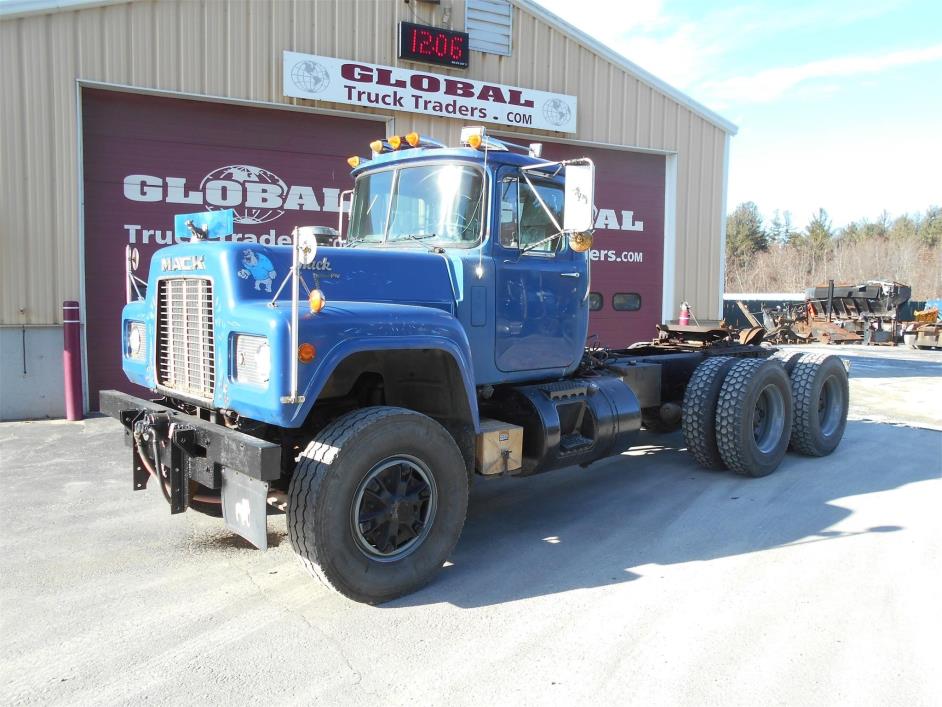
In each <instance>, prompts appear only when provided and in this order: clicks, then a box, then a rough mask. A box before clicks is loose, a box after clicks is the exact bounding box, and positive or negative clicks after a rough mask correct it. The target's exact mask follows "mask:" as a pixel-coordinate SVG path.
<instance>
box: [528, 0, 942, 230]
mask: <svg viewBox="0 0 942 707" xmlns="http://www.w3.org/2000/svg"><path fill="white" fill-rule="evenodd" d="M538 2H540V4H542V5H544V6H545V7H547V8H548V9H549V10H550V11H552V12H554V13H555V14H557V15H559V16H560V17H562V18H563V19H565V20H566V21H568V22H569V23H571V24H573V25H575V26H576V27H579V28H580V29H582V30H583V31H585V32H587V33H589V34H591V35H592V36H594V37H595V38H597V39H598V40H600V41H602V42H604V43H605V44H607V45H608V46H610V47H612V48H613V49H615V50H616V51H618V52H620V53H621V54H623V55H624V56H625V57H627V58H628V59H629V60H631V61H632V62H634V63H635V64H638V65H639V66H641V67H643V68H644V69H646V70H648V71H649V72H651V73H652V74H654V75H655V76H658V77H659V78H661V79H663V80H665V81H667V82H668V83H670V84H672V85H673V86H675V87H677V88H679V89H680V90H682V91H684V92H685V93H686V94H687V95H689V96H691V97H692V98H694V99H695V100H697V101H699V102H700V103H702V104H703V105H706V106H707V107H709V108H711V109H713V110H715V111H716V112H718V113H720V114H721V115H723V116H724V117H726V118H728V119H730V120H731V121H733V122H734V123H736V124H737V125H738V126H739V134H738V135H736V136H735V137H734V138H733V140H732V144H731V148H730V168H729V199H728V205H729V209H730V210H732V209H733V208H735V206H736V205H737V204H738V203H740V202H742V201H755V202H756V203H757V204H758V205H759V210H760V211H761V213H762V214H763V216H765V217H766V220H767V221H768V220H770V219H771V217H772V214H773V211H774V210H775V209H779V210H781V211H786V210H787V211H790V212H791V213H792V222H793V224H794V225H795V226H797V227H801V226H804V225H805V224H806V223H807V222H808V220H809V219H810V217H811V216H812V214H813V213H815V212H816V211H817V209H818V207H823V208H825V209H827V211H828V213H829V214H830V215H831V218H832V220H833V222H834V224H835V225H837V226H840V225H844V224H846V223H848V222H850V221H854V220H857V219H860V218H869V219H875V218H877V217H878V216H879V215H880V213H881V211H883V210H884V209H886V210H887V211H888V212H889V213H890V215H891V216H897V215H900V214H902V213H911V212H914V211H923V210H925V209H926V208H927V207H928V206H930V205H933V204H934V205H940V206H942V2H939V1H938V0H937V1H935V2H932V1H931V0H923V1H919V2H916V1H914V2H881V1H880V0H874V1H872V2H867V1H866V0H864V1H863V2H861V0H857V1H856V2H851V1H847V0H828V1H824V2H822V1H821V0H818V1H817V2H807V1H806V0H798V1H795V2H782V1H781V0H779V1H778V2H766V1H762V2H750V3H742V2H720V1H715V2H709V3H708V2H697V1H695V0H677V1H672V0H661V1H658V0H649V1H646V2H631V1H628V0H582V1H580V2H573V1H572V0H538Z"/></svg>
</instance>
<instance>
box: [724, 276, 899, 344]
mask: <svg viewBox="0 0 942 707" xmlns="http://www.w3.org/2000/svg"><path fill="white" fill-rule="evenodd" d="M911 293H912V289H911V288H910V287H909V286H908V285H903V284H900V283H898V282H889V281H883V280H869V281H867V282H865V283H863V284H860V285H835V284H834V281H833V280H830V281H829V282H828V284H827V285H826V286H819V287H812V288H809V289H808V290H806V292H805V302H804V303H802V304H797V305H785V306H783V307H776V308H775V309H770V308H768V307H765V306H763V307H762V312H761V313H762V321H761V322H760V321H759V320H758V319H757V318H756V316H755V314H754V313H752V312H750V311H749V309H748V307H747V306H746V304H745V302H741V301H740V302H737V305H738V306H739V308H740V310H742V313H743V314H744V315H745V317H746V319H747V320H748V321H749V323H750V324H751V325H753V326H762V327H763V328H764V329H765V340H766V341H769V342H771V343H781V344H794V343H807V342H811V341H819V342H822V343H826V344H843V343H856V342H861V343H864V344H890V345H895V344H896V341H897V338H898V335H899V324H898V321H897V310H898V308H899V307H900V306H901V305H903V304H905V303H906V302H907V301H909V297H910V295H911Z"/></svg>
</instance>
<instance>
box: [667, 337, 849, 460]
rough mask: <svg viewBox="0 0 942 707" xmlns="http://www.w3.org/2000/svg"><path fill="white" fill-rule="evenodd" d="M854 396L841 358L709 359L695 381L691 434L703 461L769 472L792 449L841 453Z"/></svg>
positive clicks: (686, 421) (687, 417)
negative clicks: (849, 392) (838, 446)
mask: <svg viewBox="0 0 942 707" xmlns="http://www.w3.org/2000/svg"><path fill="white" fill-rule="evenodd" d="M848 400H849V395H848V382H847V372H846V370H845V368H844V365H843V363H842V362H841V360H840V359H839V358H838V357H836V356H831V355H827V354H804V353H802V352H795V351H788V352H780V353H776V354H775V355H773V356H772V357H771V358H768V359H755V358H749V359H735V358H730V357H715V358H708V359H707V360H706V361H704V362H703V363H701V364H700V366H698V367H697V369H696V371H695V372H694V375H693V377H692V378H691V380H690V383H689V384H688V386H687V390H686V393H685V396H684V405H683V430H684V438H685V441H686V443H687V447H688V449H689V450H690V452H691V453H692V454H693V456H694V458H695V459H696V460H697V462H698V463H700V464H701V466H704V467H706V468H708V469H713V470H719V469H724V468H725V469H730V470H732V471H735V472H736V473H739V474H743V475H746V476H755V477H758V476H766V475H768V474H770V473H772V472H773V471H774V470H775V469H776V468H777V467H778V465H779V464H780V463H781V461H782V459H783V457H784V456H785V453H786V451H787V450H788V448H789V447H791V448H792V449H793V450H795V451H797V452H799V453H801V454H806V455H809V456H825V455H827V454H830V453H831V452H833V451H834V449H835V448H836V447H837V445H838V444H839V443H840V441H841V438H842V437H843V435H844V428H845V426H846V422H847V408H848Z"/></svg>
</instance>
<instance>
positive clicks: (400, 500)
mask: <svg viewBox="0 0 942 707" xmlns="http://www.w3.org/2000/svg"><path fill="white" fill-rule="evenodd" d="M437 507H438V488H437V487H436V485H435V477H433V476H432V473H431V472H430V471H429V469H428V467H427V466H426V465H425V464H424V463H422V461H420V460H419V459H416V458H415V457H410V456H407V455H404V454H400V455H396V456H394V457H388V458H386V459H384V460H383V461H381V462H379V463H378V464H376V465H375V466H373V468H372V469H370V471H369V472H368V473H367V474H366V476H364V477H363V480H362V481H361V482H360V485H359V486H358V487H357V492H356V495H355V496H354V499H353V506H352V508H351V519H350V520H351V524H352V526H353V537H354V539H355V540H356V543H357V547H358V548H359V549H360V551H361V552H362V553H363V554H365V555H366V556H367V557H369V558H370V559H372V560H377V561H379V562H393V561H395V560H400V559H402V558H403V557H405V556H406V555H409V554H411V553H412V552H414V551H415V550H417V549H418V548H419V546H420V545H421V544H422V542H423V541H424V540H425V538H426V537H427V536H428V533H429V531H430V530H431V528H432V523H433V522H434V520H435V511H436V509H437Z"/></svg>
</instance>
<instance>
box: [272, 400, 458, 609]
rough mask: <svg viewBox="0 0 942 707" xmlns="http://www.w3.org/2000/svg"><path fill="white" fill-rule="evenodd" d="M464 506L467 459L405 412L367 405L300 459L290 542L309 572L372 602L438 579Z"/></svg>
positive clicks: (291, 500)
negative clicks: (435, 578)
mask: <svg viewBox="0 0 942 707" xmlns="http://www.w3.org/2000/svg"><path fill="white" fill-rule="evenodd" d="M467 505H468V474H467V471H466V466H465V463H464V459H463V457H462V456H461V452H460V451H459V450H458V446H457V445H456V444H455V441H454V439H452V437H451V435H449V434H448V432H447V431H445V429H444V428H443V427H442V426H441V425H439V424H438V423H437V422H435V421H434V420H432V419H431V418H428V417H426V416H425V415H421V414H419V413H417V412H413V411H411V410H405V409H402V408H391V407H373V408H365V409H363V410H357V411H355V412H352V413H349V414H347V415H344V416H343V417H340V418H338V419H337V420H335V421H334V422H332V423H331V424H330V425H328V426H327V427H326V428H324V429H323V430H322V431H321V432H319V433H318V434H317V436H316V437H315V438H314V440H313V441H312V442H311V443H310V444H309V445H308V446H307V448H306V449H305V450H304V452H302V454H301V459H300V461H299V462H298V465H297V468H296V469H295V473H294V476H293V477H292V479H291V486H290V489H289V494H288V535H289V538H290V540H291V546H292V547H293V548H294V551H295V553H297V555H298V557H299V558H300V559H301V563H302V564H303V565H304V567H305V568H307V570H308V571H309V572H310V573H311V574H313V575H314V576H315V577H317V578H318V579H320V580H322V581H323V582H324V583H325V584H327V585H328V586H329V587H331V588H333V589H335V590H336V591H338V592H340V593H341V594H343V595H344V596H346V597H349V598H350V599H353V600H355V601H361V602H366V603H369V604H376V603H381V602H384V601H389V600H390V599H394V598H396V597H398V596H402V595H403V594H408V593H409V592H413V591H415V590H417V589H419V588H420V587H422V586H423V585H425V584H427V583H428V582H429V581H430V580H431V579H432V578H433V577H434V576H435V574H436V573H437V572H438V571H439V570H440V569H441V567H442V565H443V564H444V562H445V560H446V559H447V558H448V555H449V553H451V551H452V549H453V548H454V546H455V543H456V542H457V541H458V536H459V535H460V534H461V529H462V527H463V525H464V520H465V514H466V512H467Z"/></svg>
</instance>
